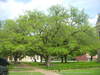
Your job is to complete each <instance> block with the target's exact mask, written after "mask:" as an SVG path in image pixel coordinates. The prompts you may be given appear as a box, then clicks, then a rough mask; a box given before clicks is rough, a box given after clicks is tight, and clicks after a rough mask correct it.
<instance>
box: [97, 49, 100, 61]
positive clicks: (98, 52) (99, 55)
mask: <svg viewBox="0 0 100 75" xmlns="http://www.w3.org/2000/svg"><path fill="white" fill-rule="evenodd" d="M97 54H98V58H97V62H100V50H98V51H97Z"/></svg>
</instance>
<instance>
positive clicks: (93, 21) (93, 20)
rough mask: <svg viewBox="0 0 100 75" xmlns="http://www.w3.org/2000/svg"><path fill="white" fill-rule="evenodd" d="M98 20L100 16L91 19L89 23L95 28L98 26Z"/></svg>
mask: <svg viewBox="0 0 100 75" xmlns="http://www.w3.org/2000/svg"><path fill="white" fill-rule="evenodd" d="M97 18H98V15H96V16H95V17H94V18H89V22H90V23H91V24H92V25H93V26H95V25H96V22H97Z"/></svg>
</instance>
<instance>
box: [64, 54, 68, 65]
mask: <svg viewBox="0 0 100 75" xmlns="http://www.w3.org/2000/svg"><path fill="white" fill-rule="evenodd" d="M64 59H65V63H67V55H65V56H64Z"/></svg>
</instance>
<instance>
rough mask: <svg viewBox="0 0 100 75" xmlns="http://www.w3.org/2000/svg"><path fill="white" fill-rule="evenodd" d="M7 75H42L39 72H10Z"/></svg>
mask: <svg viewBox="0 0 100 75" xmlns="http://www.w3.org/2000/svg"><path fill="white" fill-rule="evenodd" d="M9 75H44V74H42V73H40V72H10V73H9Z"/></svg>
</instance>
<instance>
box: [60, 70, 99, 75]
mask: <svg viewBox="0 0 100 75" xmlns="http://www.w3.org/2000/svg"><path fill="white" fill-rule="evenodd" d="M60 74H61V75H100V69H78V70H75V69H71V70H66V71H61V72H60Z"/></svg>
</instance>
